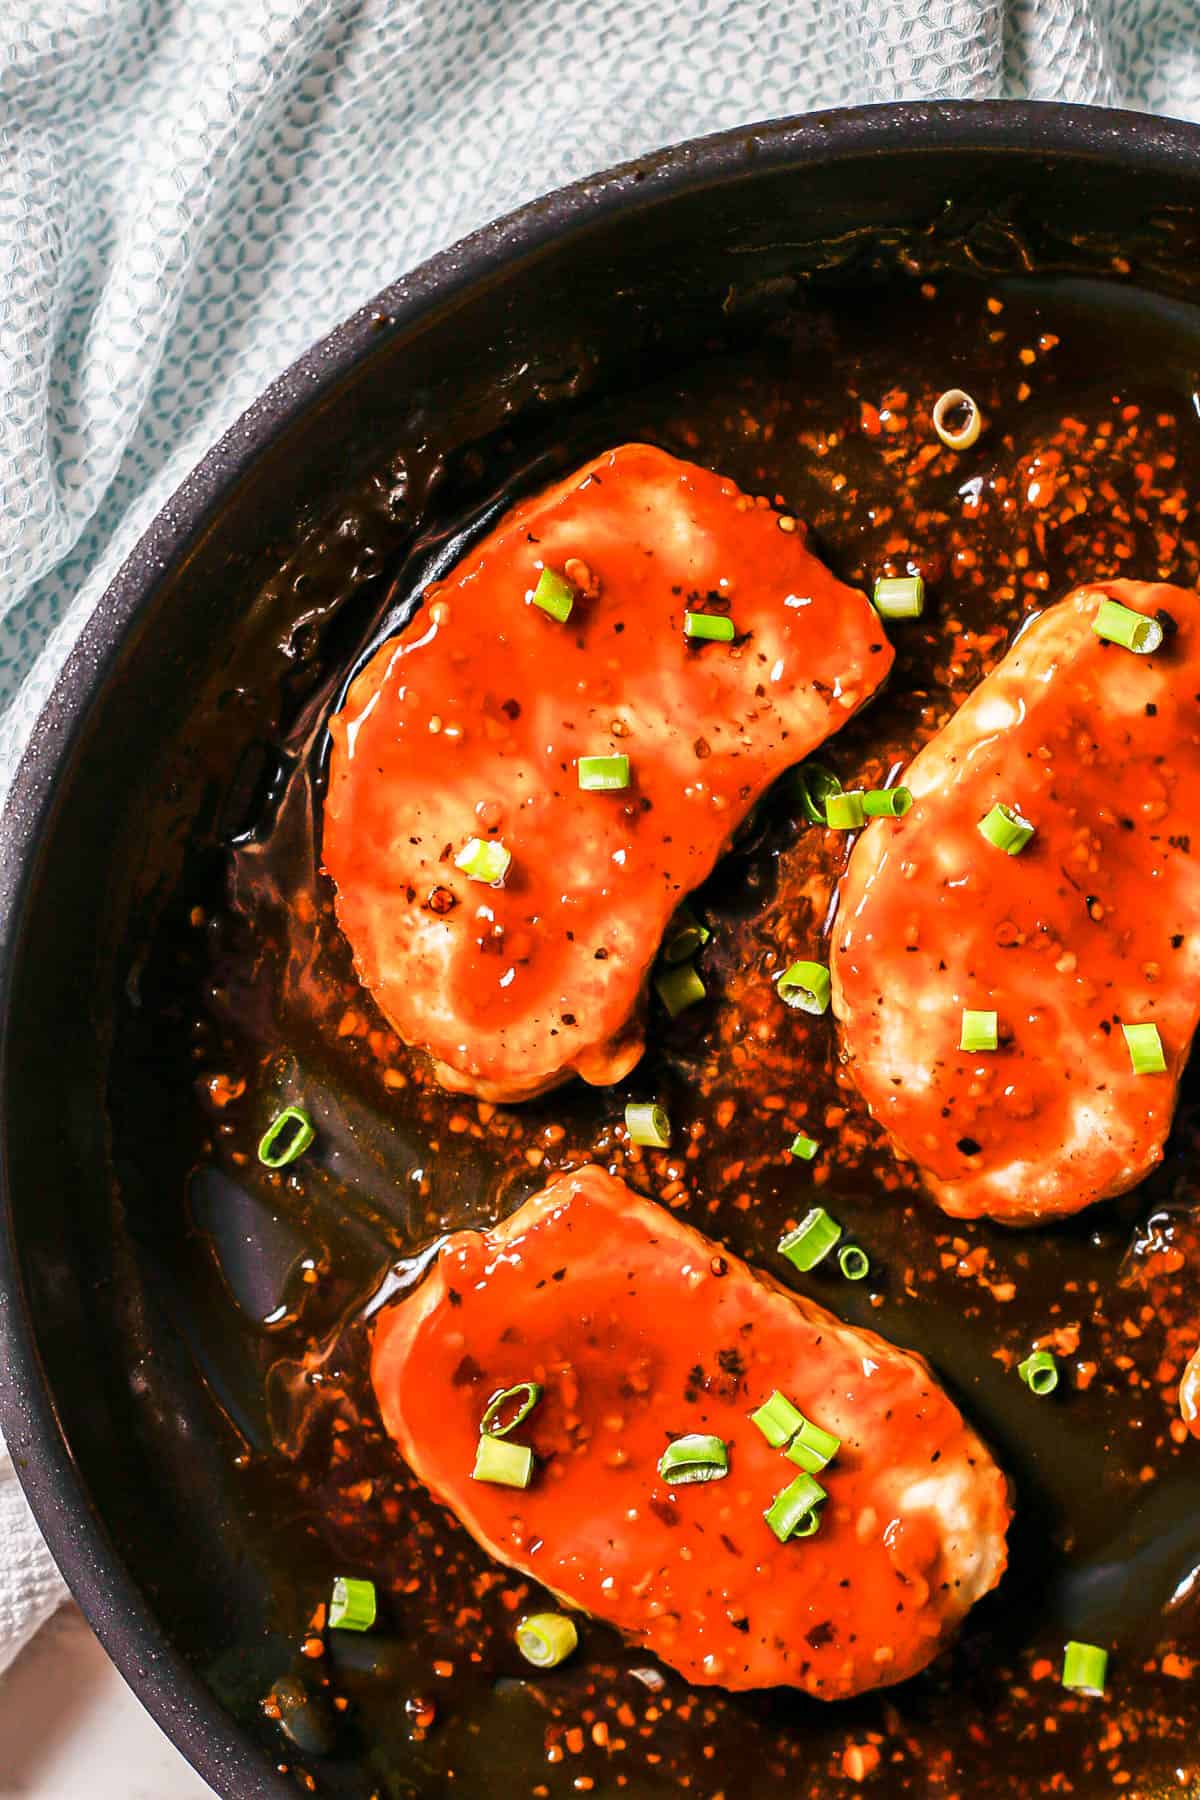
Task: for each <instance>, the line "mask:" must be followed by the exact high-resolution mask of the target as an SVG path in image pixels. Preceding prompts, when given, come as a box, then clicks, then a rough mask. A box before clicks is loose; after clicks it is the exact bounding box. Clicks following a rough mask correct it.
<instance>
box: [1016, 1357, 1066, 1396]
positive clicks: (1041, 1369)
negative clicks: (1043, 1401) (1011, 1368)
mask: <svg viewBox="0 0 1200 1800" xmlns="http://www.w3.org/2000/svg"><path fill="white" fill-rule="evenodd" d="M1017 1374H1018V1375H1019V1376H1020V1377H1021V1380H1022V1381H1023V1382H1024V1383H1025V1386H1026V1387H1027V1388H1028V1389H1029V1391H1030V1393H1033V1394H1037V1395H1039V1396H1040V1395H1042V1394H1052V1393H1053V1392H1054V1390H1055V1388H1056V1387H1057V1386H1058V1362H1057V1360H1056V1359H1055V1358H1054V1357H1053V1356H1051V1354H1050V1352H1049V1350H1034V1351H1033V1352H1032V1354H1031V1355H1029V1356H1027V1357H1026V1358H1025V1361H1024V1362H1022V1363H1018V1364H1017Z"/></svg>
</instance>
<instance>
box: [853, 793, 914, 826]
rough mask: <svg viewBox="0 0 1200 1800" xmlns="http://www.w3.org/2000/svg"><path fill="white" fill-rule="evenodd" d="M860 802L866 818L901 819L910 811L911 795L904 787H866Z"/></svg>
mask: <svg viewBox="0 0 1200 1800" xmlns="http://www.w3.org/2000/svg"><path fill="white" fill-rule="evenodd" d="M862 803H863V811H864V812H865V813H866V815H867V817H868V819H902V818H903V817H904V815H905V813H906V812H911V811H912V803H913V797H912V795H911V794H910V793H909V791H908V789H907V788H906V787H894V788H868V789H867V791H866V793H865V794H864V795H863V801H862Z"/></svg>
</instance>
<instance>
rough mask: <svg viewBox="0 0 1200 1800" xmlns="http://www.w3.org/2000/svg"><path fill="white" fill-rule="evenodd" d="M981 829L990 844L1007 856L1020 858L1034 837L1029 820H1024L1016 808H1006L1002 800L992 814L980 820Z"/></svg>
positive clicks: (987, 814) (997, 803) (994, 807)
mask: <svg viewBox="0 0 1200 1800" xmlns="http://www.w3.org/2000/svg"><path fill="white" fill-rule="evenodd" d="M979 829H980V831H981V832H982V833H983V835H984V837H985V838H986V839H987V841H988V843H989V844H994V845H995V846H996V848H997V850H1003V851H1004V853H1005V855H1006V856H1019V855H1020V853H1021V851H1022V850H1023V849H1024V848H1025V846H1026V844H1027V843H1028V842H1029V840H1030V838H1031V837H1032V836H1033V826H1032V825H1031V824H1030V823H1029V820H1028V819H1026V818H1022V816H1021V814H1020V813H1019V812H1018V811H1017V809H1016V807H1015V806H1005V804H1004V802H1003V801H1002V800H997V802H996V804H995V806H993V808H992V810H991V812H989V813H985V815H984V817H983V818H982V819H980V821H979Z"/></svg>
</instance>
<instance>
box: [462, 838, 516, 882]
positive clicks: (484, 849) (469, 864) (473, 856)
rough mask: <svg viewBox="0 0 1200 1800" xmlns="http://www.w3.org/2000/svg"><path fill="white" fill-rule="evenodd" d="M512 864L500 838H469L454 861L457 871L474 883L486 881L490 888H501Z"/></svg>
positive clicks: (510, 856)
mask: <svg viewBox="0 0 1200 1800" xmlns="http://www.w3.org/2000/svg"><path fill="white" fill-rule="evenodd" d="M511 862H512V852H511V850H506V849H505V848H504V845H503V844H502V843H501V842H500V840H499V838H469V839H468V840H467V842H466V843H465V844H464V845H463V847H462V849H461V850H460V851H459V853H458V855H457V856H456V857H455V859H454V866H455V868H456V869H461V870H462V872H463V874H464V875H469V876H470V878H471V880H472V881H484V882H486V883H487V885H488V886H489V887H500V886H501V884H502V883H503V881H504V877H505V876H506V875H507V874H508V867H509V864H510V863H511Z"/></svg>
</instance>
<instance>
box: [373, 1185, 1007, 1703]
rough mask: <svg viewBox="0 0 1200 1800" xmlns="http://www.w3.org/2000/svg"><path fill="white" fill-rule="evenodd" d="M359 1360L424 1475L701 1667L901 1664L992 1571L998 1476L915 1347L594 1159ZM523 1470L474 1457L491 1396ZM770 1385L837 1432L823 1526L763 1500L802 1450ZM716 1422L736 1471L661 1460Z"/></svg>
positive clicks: (868, 1668) (797, 1681)
mask: <svg viewBox="0 0 1200 1800" xmlns="http://www.w3.org/2000/svg"><path fill="white" fill-rule="evenodd" d="M371 1374H372V1380H373V1383H374V1387H375V1392H376V1395H377V1397H378V1400H379V1404H380V1408H381V1411H382V1414H383V1419H384V1423H385V1424H386V1426H387V1429H388V1431H389V1432H390V1433H391V1435H392V1436H393V1437H394V1438H395V1440H396V1442H397V1444H398V1445H399V1447H400V1449H401V1451H402V1452H403V1454H404V1456H405V1458H406V1459H407V1461H408V1462H409V1463H410V1465H411V1466H412V1468H413V1469H414V1471H415V1472H416V1474H417V1475H418V1476H419V1477H420V1478H421V1479H422V1480H423V1481H424V1482H426V1483H427V1485H428V1486H429V1487H430V1488H432V1489H433V1491H434V1492H435V1493H436V1494H437V1495H439V1497H440V1498H441V1499H443V1500H444V1501H445V1502H446V1504H447V1505H449V1506H450V1507H452V1508H453V1510H454V1511H455V1513H456V1514H457V1515H458V1517H459V1519H460V1520H461V1521H462V1523H463V1524H464V1525H465V1526H466V1528H467V1529H468V1531H470V1532H471V1533H472V1535H473V1536H474V1537H475V1538H477V1539H478V1541H479V1542H480V1543H481V1544H482V1545H483V1546H484V1547H485V1548H486V1549H487V1550H488V1551H489V1552H490V1554H492V1555H493V1556H495V1557H497V1558H498V1559H500V1560H501V1561H503V1562H506V1563H510V1564H512V1565H514V1566H515V1567H517V1568H519V1569H522V1570H524V1571H526V1572H527V1573H528V1574H530V1575H532V1576H534V1577H535V1578H536V1579H537V1580H538V1581H540V1582H541V1583H543V1584H544V1585H545V1586H546V1587H548V1588H549V1589H551V1590H552V1591H553V1592H554V1593H556V1594H558V1595H559V1596H560V1597H561V1598H562V1599H563V1600H564V1601H565V1602H566V1603H567V1604H568V1605H570V1606H573V1607H578V1608H581V1609H583V1610H584V1611H586V1612H591V1613H595V1614H598V1615H600V1616H602V1617H604V1618H606V1619H609V1620H611V1621H612V1622H613V1623H614V1624H615V1625H617V1626H619V1627H620V1628H621V1629H622V1630H623V1631H625V1632H627V1633H628V1634H629V1635H630V1636H631V1637H633V1638H635V1639H637V1640H638V1641H640V1642H642V1643H644V1644H645V1645H646V1647H647V1648H648V1649H650V1650H652V1651H653V1652H655V1653H656V1654H657V1655H659V1656H661V1657H662V1658H663V1659H664V1660H665V1661H666V1662H668V1663H671V1664H673V1665H674V1666H675V1667H676V1668H677V1669H679V1670H680V1671H681V1672H682V1673H683V1674H684V1675H685V1676H686V1677H687V1678H688V1680H690V1681H693V1682H700V1683H720V1684H721V1685H722V1686H725V1687H729V1688H747V1687H761V1686H767V1685H773V1684H779V1683H788V1684H792V1685H795V1686H797V1687H802V1688H805V1689H807V1690H808V1692H809V1693H811V1694H814V1695H817V1696H819V1697H821V1698H824V1699H833V1698H836V1697H839V1696H844V1695H847V1694H852V1693H857V1692H861V1691H862V1690H864V1689H867V1688H873V1687H879V1686H883V1685H886V1684H888V1683H891V1682H896V1681H900V1680H903V1679H904V1677H905V1676H908V1675H911V1674H912V1673H913V1672H914V1671H915V1670H917V1669H920V1668H922V1667H923V1666H924V1665H925V1664H926V1663H928V1662H929V1661H930V1659H931V1658H932V1657H933V1656H934V1655H935V1653H936V1651H937V1650H938V1648H939V1646H940V1644H941V1643H942V1642H943V1640H944V1639H945V1637H946V1636H947V1635H948V1633H950V1632H951V1631H952V1630H953V1628H954V1627H955V1626H956V1625H957V1624H958V1622H959V1621H960V1620H961V1619H962V1617H963V1615H964V1614H965V1613H966V1612H967V1610H968V1608H969V1607H970V1606H971V1605H972V1604H973V1602H974V1601H975V1600H976V1599H978V1598H979V1596H980V1595H981V1594H983V1593H986V1592H987V1591H988V1589H990V1588H991V1587H993V1586H994V1585H995V1583H996V1582H997V1581H998V1580H999V1578H1000V1575H1001V1573H1002V1572H1003V1569H1004V1566H1005V1531H1006V1528H1007V1525H1008V1521H1009V1517H1010V1511H1009V1506H1008V1497H1007V1484H1006V1482H1005V1478H1004V1476H1003V1475H1002V1474H1001V1472H1000V1470H999V1469H998V1468H997V1467H996V1465H995V1463H994V1462H993V1461H992V1459H991V1457H990V1456H989V1455H988V1453H987V1451H986V1450H985V1449H984V1447H983V1445H982V1444H981V1443H980V1441H979V1439H978V1438H977V1437H976V1436H975V1434H974V1433H973V1432H972V1431H971V1430H970V1429H969V1427H968V1426H967V1425H966V1424H965V1423H964V1421H963V1419H962V1417H961V1415H960V1414H959V1412H958V1411H957V1409H956V1408H955V1407H954V1406H953V1405H952V1403H951V1402H950V1400H949V1399H947V1397H946V1395H945V1394H944V1393H943V1392H942V1391H941V1389H940V1388H939V1387H938V1385H937V1383H936V1381H935V1380H934V1378H933V1376H932V1375H931V1374H930V1372H929V1370H928V1368H927V1367H926V1365H925V1364H924V1363H923V1362H922V1361H921V1360H920V1359H919V1358H918V1357H916V1356H913V1355H910V1354H908V1353H907V1352H905V1351H902V1350H897V1349H895V1348H893V1347H892V1346H891V1345H890V1344H887V1343H885V1342H884V1341H883V1340H882V1339H881V1338H878V1337H876V1336H875V1335H874V1334H873V1333H871V1332H866V1331H861V1330H855V1329H853V1328H851V1327H850V1326H847V1325H843V1324H841V1323H840V1322H839V1321H838V1320H837V1319H835V1318H834V1317H833V1315H832V1314H831V1313H828V1312H826V1311H825V1310H824V1309H823V1308H822V1307H819V1306H816V1305H814V1304H813V1303H812V1302H811V1301H808V1300H805V1299H803V1298H801V1297H799V1296H796V1295H793V1294H790V1293H787V1292H785V1291H784V1290H783V1289H782V1288H780V1287H778V1286H777V1285H776V1284H775V1283H774V1282H773V1281H770V1280H769V1279H766V1278H764V1277H763V1276H761V1275H759V1274H756V1273H755V1272H753V1271H752V1270H751V1269H749V1268H748V1267H747V1266H746V1265H745V1264H744V1263H742V1262H739V1261H738V1260H737V1259H736V1258H735V1257H733V1256H730V1255H729V1254H728V1253H727V1252H724V1253H721V1254H720V1255H718V1254H717V1246H716V1245H714V1244H712V1243H711V1242H710V1241H709V1240H708V1239H706V1238H703V1237H701V1236H700V1234H699V1233H698V1232H696V1231H693V1230H692V1229H691V1228H690V1227H689V1226H687V1225H684V1224H683V1223H682V1222H681V1221H680V1220H679V1219H678V1218H676V1217H675V1216H674V1215H673V1214H671V1213H669V1212H666V1211H665V1210H663V1209H662V1208H661V1207H658V1206H656V1205H655V1204H654V1203H653V1202H651V1201H648V1200H644V1199H642V1198H641V1197H640V1196H638V1195H636V1194H635V1193H633V1192H632V1190H630V1189H629V1188H627V1187H626V1186H625V1185H624V1183H623V1182H620V1181H617V1180H616V1179H615V1178H613V1177H612V1176H610V1175H608V1174H606V1173H605V1172H604V1171H603V1170H601V1169H599V1168H595V1167H591V1168H585V1169H582V1170H580V1171H579V1172H578V1173H577V1174H575V1175H565V1176H560V1177H559V1178H558V1180H556V1181H555V1182H553V1183H552V1184H551V1185H550V1186H549V1187H548V1188H547V1189H546V1190H545V1192H544V1193H542V1194H540V1195H538V1196H537V1197H535V1198H534V1199H532V1200H529V1201H527V1202H526V1203H525V1205H524V1206H522V1207H521V1208H520V1209H519V1211H517V1212H516V1213H515V1214H513V1215H512V1216H511V1217H510V1218H508V1219H507V1220H505V1222H504V1223H503V1224H501V1225H500V1226H498V1227H496V1228H495V1229H494V1230H492V1231H489V1232H485V1233H475V1232H458V1233H456V1234H455V1235H454V1236H452V1237H450V1238H449V1239H448V1240H447V1242H446V1244H445V1247H444V1248H443V1250H442V1252H441V1256H440V1258H439V1260H438V1262H437V1264H436V1266H435V1268H434V1270H433V1271H432V1273H431V1274H429V1275H428V1276H427V1277H426V1279H425V1282H424V1283H423V1285H422V1286H421V1287H420V1288H419V1289H418V1290H417V1292H416V1293H415V1294H414V1295H413V1296H412V1297H410V1298H408V1299H406V1300H404V1301H401V1302H399V1303H398V1304H396V1305H394V1306H393V1307H392V1308H390V1309H389V1310H388V1311H387V1312H385V1313H384V1314H383V1315H382V1316H381V1318H380V1320H379V1323H378V1325H377V1327H376V1331H375V1340H374V1352H373V1360H372V1369H371ZM527 1380H535V1381H538V1382H541V1383H542V1384H544V1388H545V1392H544V1395H543V1398H542V1400H541V1402H540V1404H539V1405H538V1407H537V1408H536V1409H535V1411H534V1412H533V1413H532V1414H531V1415H530V1417H529V1418H528V1419H527V1420H526V1421H525V1422H524V1423H523V1424H522V1426H520V1427H519V1428H518V1430H517V1431H516V1432H515V1433H514V1437H515V1438H516V1439H517V1440H518V1441H522V1442H525V1443H527V1444H529V1445H531V1446H532V1447H533V1448H534V1450H535V1451H536V1453H537V1459H538V1462H537V1469H536V1473H535V1476H534V1479H533V1482H532V1484H531V1486H530V1487H529V1488H528V1489H527V1490H513V1489H511V1488H504V1487H498V1486H491V1485H489V1484H486V1483H482V1482H477V1481H474V1480H472V1478H471V1469H472V1466H473V1463H474V1457H475V1450H476V1445H477V1442H478V1432H479V1423H480V1419H481V1417H482V1414H483V1412H484V1408H485V1406H486V1404H487V1402H488V1400H489V1398H490V1397H491V1395H492V1394H493V1393H494V1392H495V1391H496V1390H498V1389H500V1388H504V1387H508V1386H511V1385H514V1384H516V1383H518V1382H522V1381H527ZM775 1388H779V1389H780V1390H781V1391H782V1392H784V1393H786V1394H787V1395H788V1397H789V1398H790V1399H791V1400H792V1401H793V1403H794V1404H795V1405H797V1406H798V1407H799V1408H800V1409H801V1410H802V1411H803V1412H804V1413H806V1414H807V1416H808V1417H809V1418H811V1419H812V1420H814V1421H815V1422H816V1423H817V1424H819V1425H822V1426H824V1427H825V1428H826V1429H827V1430H830V1431H832V1432H834V1433H835V1434H836V1435H838V1436H840V1437H841V1439H842V1447H841V1449H840V1451H839V1453H838V1455H837V1457H836V1459H835V1460H834V1462H833V1463H832V1464H831V1465H830V1466H829V1467H828V1468H827V1469H826V1470H825V1471H824V1473H823V1474H822V1475H821V1477H820V1480H821V1482H822V1483H823V1485H824V1486H825V1488H826V1489H827V1492H828V1496H829V1498H828V1501H827V1503H826V1505H825V1508H824V1515H823V1519H822V1523H821V1528H820V1530H819V1532H818V1533H817V1534H816V1535H815V1536H812V1537H808V1538H803V1539H793V1540H791V1541H790V1542H788V1543H785V1544H781V1543H780V1542H779V1541H778V1540H777V1539H776V1537H775V1536H774V1535H773V1533H772V1532H771V1530H770V1528H769V1527H768V1525H767V1524H766V1522H765V1520H764V1518H763V1513H764V1510H765V1509H766V1508H767V1507H768V1506H769V1505H770V1503H771V1500H772V1499H773V1497H774V1495H775V1494H776V1493H778V1492H779V1490H780V1489H781V1488H783V1487H785V1486H786V1485H787V1483H788V1482H789V1481H790V1480H791V1479H792V1478H793V1477H794V1476H795V1475H796V1474H797V1473H798V1471H797V1469H796V1468H795V1467H794V1465H793V1464H792V1463H790V1462H789V1461H788V1460H787V1459H786V1458H785V1456H784V1455H783V1453H782V1451H780V1450H776V1449H772V1448H771V1446H770V1445H769V1444H768V1443H767V1441H766V1439H765V1438H764V1437H763V1436H762V1435H761V1434H760V1432H759V1430H758V1429H757V1427H756V1426H754V1425H752V1424H751V1423H750V1419H749V1415H750V1413H751V1412H752V1411H753V1410H754V1409H755V1408H756V1407H758V1406H759V1405H760V1404H761V1403H762V1402H763V1401H765V1400H766V1399H767V1398H768V1397H769V1396H770V1394H771V1392H772V1390H773V1389H775ZM693 1431H695V1432H705V1433H712V1434H715V1435H716V1436H718V1437H720V1438H722V1439H723V1440H724V1441H725V1442H726V1444H727V1446H728V1452H729V1462H730V1473H729V1475H728V1476H727V1477H726V1478H725V1479H724V1480H721V1481H716V1482H711V1483H705V1484H703V1485H699V1484H696V1485H691V1486H680V1485H669V1484H668V1483H666V1482H665V1481H664V1480H663V1479H662V1478H661V1477H660V1476H659V1474H658V1462H659V1458H660V1457H661V1455H662V1453H663V1451H664V1449H665V1448H666V1446H667V1444H668V1442H669V1441H670V1440H671V1439H672V1438H673V1437H677V1436H679V1435H682V1434H683V1433H686V1432H693Z"/></svg>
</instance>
